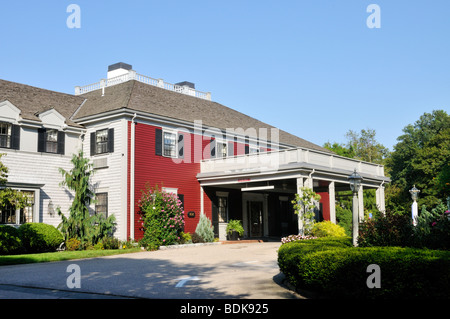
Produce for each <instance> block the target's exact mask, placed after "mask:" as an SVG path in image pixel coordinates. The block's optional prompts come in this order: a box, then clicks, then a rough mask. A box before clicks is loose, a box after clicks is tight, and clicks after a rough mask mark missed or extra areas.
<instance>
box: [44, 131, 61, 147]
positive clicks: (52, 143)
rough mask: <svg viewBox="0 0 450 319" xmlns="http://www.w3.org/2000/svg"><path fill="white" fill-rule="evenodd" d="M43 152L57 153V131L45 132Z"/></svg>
mask: <svg viewBox="0 0 450 319" xmlns="http://www.w3.org/2000/svg"><path fill="white" fill-rule="evenodd" d="M45 151H46V152H47V153H58V131H57V130H47V131H46V132H45Z"/></svg>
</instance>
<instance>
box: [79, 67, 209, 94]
mask: <svg viewBox="0 0 450 319" xmlns="http://www.w3.org/2000/svg"><path fill="white" fill-rule="evenodd" d="M130 80H136V81H138V82H141V83H145V84H148V85H153V86H157V87H160V88H163V89H165V90H169V91H173V92H177V93H182V94H186V95H190V96H194V97H197V98H199V99H204V100H208V101H211V93H210V92H201V91H198V90H195V89H193V88H190V87H188V86H180V85H176V84H172V83H167V82H164V80H162V79H154V78H151V77H149V76H146V75H142V74H138V73H136V72H135V71H133V70H130V71H129V72H128V73H125V74H122V75H119V76H116V77H113V78H110V79H107V80H101V81H100V82H97V83H93V84H89V85H85V86H76V87H75V95H80V94H84V93H88V92H92V91H96V90H101V89H103V88H106V87H110V86H113V85H117V84H120V83H124V82H127V81H130Z"/></svg>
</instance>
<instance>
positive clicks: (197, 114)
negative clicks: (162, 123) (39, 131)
mask: <svg viewBox="0 0 450 319" xmlns="http://www.w3.org/2000/svg"><path fill="white" fill-rule="evenodd" d="M82 96H83V97H85V98H86V99H87V100H86V102H85V103H84V104H83V106H82V107H81V108H80V110H79V111H78V112H77V114H76V115H75V117H74V120H75V121H76V120H77V119H80V118H84V117H87V116H91V115H96V114H100V113H103V112H106V111H113V110H118V109H121V108H127V109H130V110H135V111H142V112H146V113H150V114H156V115H159V116H165V117H168V118H173V119H180V120H184V121H187V122H191V123H193V122H194V121H195V120H201V121H202V123H203V125H206V126H210V127H214V128H218V129H223V130H226V129H227V128H235V129H237V128H242V129H244V130H246V129H248V128H254V129H256V132H257V133H258V132H259V128H267V129H268V130H267V131H268V133H267V134H268V137H269V139H270V129H271V128H273V126H271V125H269V124H266V123H263V122H261V121H259V120H257V119H255V118H253V117H250V116H248V115H245V114H243V113H241V112H238V111H236V110H233V109H231V108H229V107H226V106H224V105H222V104H219V103H217V102H213V101H209V100H203V99H200V98H196V97H192V96H189V95H185V94H181V93H176V92H172V91H168V90H165V89H162V88H159V87H156V86H152V85H148V84H144V83H141V82H138V81H135V80H132V81H127V82H124V83H122V84H118V85H114V86H111V87H106V88H105V94H104V96H102V91H101V90H97V91H92V92H89V93H86V94H83V95H82ZM279 142H280V143H284V144H288V145H291V146H294V147H304V148H309V149H314V150H319V151H324V152H328V153H330V152H331V151H329V150H327V149H325V148H323V147H321V146H318V145H316V144H313V143H311V142H308V141H306V140H304V139H302V138H299V137H297V136H294V135H292V134H290V133H287V132H285V131H282V130H279ZM331 153H332V152H331Z"/></svg>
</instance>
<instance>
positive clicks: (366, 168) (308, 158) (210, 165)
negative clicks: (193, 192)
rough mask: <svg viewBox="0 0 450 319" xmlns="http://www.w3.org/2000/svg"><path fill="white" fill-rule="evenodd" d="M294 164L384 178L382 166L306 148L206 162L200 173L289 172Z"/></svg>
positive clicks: (207, 160)
mask: <svg viewBox="0 0 450 319" xmlns="http://www.w3.org/2000/svg"><path fill="white" fill-rule="evenodd" d="M294 163H306V164H311V165H314V166H316V167H323V168H325V169H327V170H335V171H336V170H337V171H339V170H342V171H353V170H354V169H356V170H357V171H358V173H360V174H367V175H371V176H379V177H384V167H383V165H378V164H373V163H369V162H364V161H359V160H355V159H351V158H346V157H342V156H338V155H333V154H328V153H325V152H320V151H315V150H309V149H303V148H293V149H286V150H280V151H271V152H262V153H257V154H247V155H239V156H233V157H225V158H217V159H206V160H203V161H202V162H201V173H214V172H217V173H218V172H236V173H237V172H242V173H244V172H253V171H260V172H263V171H276V170H279V169H281V168H283V169H286V168H287V165H288V164H294Z"/></svg>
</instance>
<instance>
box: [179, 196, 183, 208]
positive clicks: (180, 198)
mask: <svg viewBox="0 0 450 319" xmlns="http://www.w3.org/2000/svg"><path fill="white" fill-rule="evenodd" d="M178 199H179V200H180V202H181V207H183V210H184V195H183V194H178Z"/></svg>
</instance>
